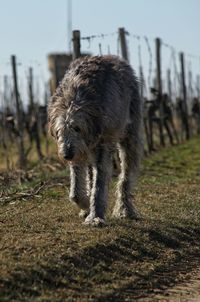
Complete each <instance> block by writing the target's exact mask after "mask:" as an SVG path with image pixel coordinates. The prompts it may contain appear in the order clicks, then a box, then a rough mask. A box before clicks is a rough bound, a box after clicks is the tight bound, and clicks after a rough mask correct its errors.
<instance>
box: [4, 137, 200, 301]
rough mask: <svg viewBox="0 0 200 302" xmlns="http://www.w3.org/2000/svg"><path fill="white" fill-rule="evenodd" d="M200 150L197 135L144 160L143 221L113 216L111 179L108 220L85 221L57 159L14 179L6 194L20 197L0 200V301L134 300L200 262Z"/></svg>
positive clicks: (140, 203)
mask: <svg viewBox="0 0 200 302" xmlns="http://www.w3.org/2000/svg"><path fill="white" fill-rule="evenodd" d="M199 150H200V140H199V139H193V140H191V141H189V142H187V143H185V144H182V145H178V146H175V147H173V148H166V149H163V150H161V151H160V152H159V153H156V154H154V155H152V156H150V157H149V158H146V159H145V160H144V161H143V168H142V172H141V177H140V179H139V183H138V186H137V189H136V193H135V200H136V205H137V208H138V210H139V211H140V213H141V214H142V219H141V220H139V221H129V220H121V221H118V220H113V219H112V218H111V206H112V204H113V202H114V188H115V180H114V181H113V184H112V185H111V188H110V204H111V205H110V206H109V210H108V214H107V216H108V217H107V220H108V226H106V227H105V228H88V227H85V226H83V225H82V224H81V222H82V220H81V219H80V218H79V217H78V215H77V214H78V210H77V208H76V207H75V206H73V205H71V204H70V203H69V202H68V186H67V185H68V182H69V177H68V173H67V172H66V171H65V169H61V167H60V166H57V167H58V169H56V170H55V171H51V172H49V170H48V169H47V168H46V166H45V168H44V169H42V167H39V168H38V170H39V171H37V173H35V174H34V175H36V177H34V176H33V177H32V178H30V180H29V182H25V183H22V185H21V186H19V185H16V184H13V188H12V189H11V190H10V191H9V192H7V193H6V194H7V196H8V197H9V194H10V193H13V192H16V194H19V196H20V198H19V199H18V198H16V199H14V200H11V201H10V202H2V204H1V208H0V211H1V215H0V225H1V234H0V236H1V255H0V263H1V275H0V301H38V302H41V301H56V302H57V301H133V300H139V299H143V298H144V297H148V296H149V295H151V294H152V293H154V292H158V291H160V292H163V291H164V290H165V289H167V288H169V287H171V286H173V285H175V284H176V283H178V282H179V281H180V280H182V279H184V278H186V277H187V276H188V274H189V272H190V271H191V270H193V269H195V268H196V267H197V266H199V253H200V223H199V217H200V187H199V182H200V152H199ZM36 170H37V169H36ZM41 182H43V183H45V185H44V186H43V188H42V189H41V190H40V191H39V193H38V194H36V195H34V194H33V195H30V196H29V197H24V198H23V196H21V195H20V193H22V191H23V192H26V191H27V192H29V191H30V190H31V188H32V187H35V186H40V185H41ZM17 196H18V195H17ZM150 301H152V300H150Z"/></svg>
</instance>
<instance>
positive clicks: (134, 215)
mask: <svg viewBox="0 0 200 302" xmlns="http://www.w3.org/2000/svg"><path fill="white" fill-rule="evenodd" d="M112 217H114V218H118V219H125V218H128V219H133V220H139V219H141V215H140V213H139V212H138V211H137V210H136V209H135V208H131V209H127V208H120V209H114V210H113V213H112Z"/></svg>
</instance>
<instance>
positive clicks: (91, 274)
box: [1, 219, 200, 301]
mask: <svg viewBox="0 0 200 302" xmlns="http://www.w3.org/2000/svg"><path fill="white" fill-rule="evenodd" d="M118 228H120V230H122V229H123V234H124V235H122V231H120V232H119V234H120V236H116V237H115V238H114V239H113V240H111V241H110V242H108V243H105V242H104V243H102V242H99V243H97V244H96V245H94V246H89V247H86V248H83V249H81V250H80V251H74V253H73V254H69V253H68V252H67V251H66V253H62V255H55V258H54V259H50V260H49V262H46V263H44V264H42V263H41V264H39V265H38V266H34V267H30V266H29V267H28V268H25V267H24V268H23V270H22V268H21V270H19V271H17V270H16V271H14V273H13V274H12V275H11V276H10V277H9V279H7V280H1V282H2V283H3V288H4V289H5V290H6V291H7V295H10V298H11V299H13V298H15V299H19V298H20V297H23V296H26V297H27V296H30V297H33V296H35V297H37V296H40V295H41V292H45V291H51V290H58V289H60V290H70V291H72V292H74V293H75V296H77V297H78V295H80V294H81V295H83V296H84V293H85V294H87V293H88V291H89V292H90V294H91V295H92V293H93V291H94V292H95V288H96V287H97V286H101V288H104V287H105V288H107V289H108V290H105V291H103V294H102V293H100V292H99V293H95V297H96V298H95V299H96V301H113V300H114V301H120V300H123V299H124V298H125V296H126V295H129V296H131V297H132V298H133V299H136V298H139V297H145V296H148V294H149V292H152V291H154V290H157V289H162V288H168V287H171V286H173V285H175V284H176V282H178V281H179V278H178V275H179V274H180V273H187V272H188V271H190V270H192V269H193V268H195V267H196V266H197V264H198V255H199V250H198V246H199V243H200V229H195V228H185V227H182V226H181V225H173V224H170V225H169V224H167V223H165V222H162V221H153V220H145V219H141V220H139V221H137V222H135V223H133V222H132V223H130V222H129V221H126V220H125V221H122V222H120V223H118V224H117V222H116V221H112V220H111V223H110V225H109V228H107V227H105V231H108V232H109V229H111V231H113V229H116V232H117V231H118ZM106 229H107V230H106ZM191 247H192V248H191ZM121 281H124V282H121ZM115 282H116V284H117V285H116V286H115V287H114V288H112V283H115ZM109 283H110V288H109ZM13 288H14V289H15V290H14V291H13Z"/></svg>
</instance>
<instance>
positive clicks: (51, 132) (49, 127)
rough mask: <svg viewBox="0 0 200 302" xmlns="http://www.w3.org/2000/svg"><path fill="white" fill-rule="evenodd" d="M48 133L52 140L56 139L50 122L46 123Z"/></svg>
mask: <svg viewBox="0 0 200 302" xmlns="http://www.w3.org/2000/svg"><path fill="white" fill-rule="evenodd" d="M48 132H49V134H50V135H51V136H52V137H53V138H56V134H55V131H54V128H53V125H52V123H51V122H50V121H48Z"/></svg>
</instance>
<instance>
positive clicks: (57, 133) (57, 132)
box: [56, 130, 60, 139]
mask: <svg viewBox="0 0 200 302" xmlns="http://www.w3.org/2000/svg"><path fill="white" fill-rule="evenodd" d="M59 131H60V130H57V131H56V138H57V139H58V135H59Z"/></svg>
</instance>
